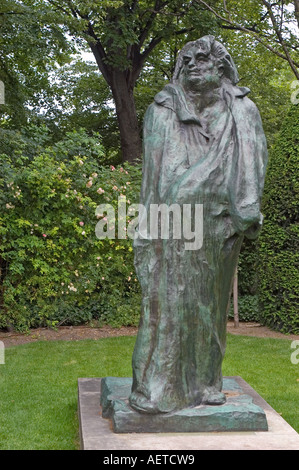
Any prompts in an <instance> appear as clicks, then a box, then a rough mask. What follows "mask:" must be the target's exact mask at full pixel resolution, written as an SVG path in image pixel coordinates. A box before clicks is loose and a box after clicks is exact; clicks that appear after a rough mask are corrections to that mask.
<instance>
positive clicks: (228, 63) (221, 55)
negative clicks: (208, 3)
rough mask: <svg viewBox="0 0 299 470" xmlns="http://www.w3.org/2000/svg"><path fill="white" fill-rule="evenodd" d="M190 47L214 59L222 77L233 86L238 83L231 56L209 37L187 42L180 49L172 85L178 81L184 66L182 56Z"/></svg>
mask: <svg viewBox="0 0 299 470" xmlns="http://www.w3.org/2000/svg"><path fill="white" fill-rule="evenodd" d="M192 47H198V48H199V49H201V50H202V51H203V52H204V53H205V54H207V55H208V56H209V55H211V56H212V57H213V58H214V59H215V61H216V63H217V65H219V66H222V67H223V74H224V76H225V77H226V78H228V79H229V80H230V81H231V82H232V84H233V85H236V84H237V83H238V81H239V75H238V71H237V68H236V66H235V64H234V61H233V59H232V57H231V55H230V54H229V53H228V52H227V50H226V48H225V47H224V46H223V45H222V44H221V43H220V42H218V41H216V39H215V37H214V36H211V35H208V36H203V37H202V38H200V39H197V40H196V41H190V42H187V44H186V45H185V46H184V47H183V48H182V49H181V51H180V52H179V55H178V59H177V62H176V66H175V70H174V74H173V77H172V83H177V82H178V81H179V77H180V74H181V71H182V68H183V65H184V62H183V57H184V54H186V52H187V51H189V49H191V48H192Z"/></svg>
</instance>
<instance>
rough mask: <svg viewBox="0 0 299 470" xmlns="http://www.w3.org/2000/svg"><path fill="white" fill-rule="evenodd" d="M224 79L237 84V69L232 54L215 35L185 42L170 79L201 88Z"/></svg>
mask: <svg viewBox="0 0 299 470" xmlns="http://www.w3.org/2000/svg"><path fill="white" fill-rule="evenodd" d="M224 79H226V80H229V81H230V82H231V83H232V84H233V85H236V83H238V81H239V77H238V72H237V69H236V66H235V64H234V61H233V59H232V57H231V56H230V54H229V53H228V52H227V50H226V49H225V47H224V46H223V45H222V44H221V43H220V42H218V41H216V40H215V38H214V36H210V35H209V36H204V37H202V38H201V39H197V40H196V41H192V42H188V43H187V44H186V45H185V46H184V47H183V49H182V50H181V51H180V53H179V56H178V59H177V63H176V67H175V71H174V75H173V79H172V82H173V83H174V84H180V85H182V86H183V88H185V89H187V90H188V89H189V90H191V91H200V90H202V89H204V88H207V87H208V88H210V89H213V88H216V87H219V86H220V85H221V82H222V81H223V80H224Z"/></svg>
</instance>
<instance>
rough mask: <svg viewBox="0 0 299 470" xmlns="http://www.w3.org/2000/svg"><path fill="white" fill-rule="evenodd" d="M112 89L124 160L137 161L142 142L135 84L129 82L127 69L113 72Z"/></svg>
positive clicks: (139, 156) (140, 152)
mask: <svg viewBox="0 0 299 470" xmlns="http://www.w3.org/2000/svg"><path fill="white" fill-rule="evenodd" d="M110 84H111V90H112V94H113V98H114V102H115V108H116V114H117V119H118V125H119V132H120V140H121V150H122V159H123V161H128V162H130V163H134V162H136V160H137V159H138V158H141V154H142V143H141V135H140V130H139V126H138V120H137V114H136V107H135V102H134V94H133V89H134V85H133V84H130V83H128V82H127V73H126V71H120V70H115V71H113V72H112V74H111V81H110Z"/></svg>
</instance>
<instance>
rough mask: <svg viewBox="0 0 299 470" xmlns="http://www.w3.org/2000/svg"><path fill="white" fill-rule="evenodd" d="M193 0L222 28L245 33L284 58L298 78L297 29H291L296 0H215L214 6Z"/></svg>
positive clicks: (297, 6) (296, 18)
mask: <svg viewBox="0 0 299 470" xmlns="http://www.w3.org/2000/svg"><path fill="white" fill-rule="evenodd" d="M196 2H197V3H198V4H199V5H202V6H204V7H205V8H206V9H207V10H208V11H210V12H211V13H213V14H214V16H215V17H216V18H217V19H218V20H219V24H220V25H221V27H222V28H226V29H230V30H234V31H240V32H242V33H245V34H246V35H249V36H251V37H252V38H254V40H255V41H256V43H259V44H262V45H263V46H264V47H265V48H266V49H268V51H270V52H272V53H273V54H275V55H276V56H278V57H280V58H281V59H283V60H286V61H287V62H288V64H289V66H290V68H291V70H292V72H293V74H294V75H295V77H296V78H297V80H299V71H298V70H297V69H298V68H299V59H298V52H299V49H298V33H294V26H295V24H296V21H297V23H298V27H299V16H298V15H299V2H298V0H294V1H290V0H279V1H277V2H273V3H271V2H270V1H266V0H252V1H251V2H246V4H245V5H244V1H243V0H242V1H241V2H240V1H238V2H236V1H235V0H228V1H226V0H223V2H222V1H219V2H217V7H215V6H214V3H215V2H206V1H204V0H196ZM245 11H246V16H245V17H244V15H243V13H244V12H245Z"/></svg>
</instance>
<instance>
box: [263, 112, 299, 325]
mask: <svg viewBox="0 0 299 470" xmlns="http://www.w3.org/2000/svg"><path fill="white" fill-rule="evenodd" d="M298 166H299V106H298V105H293V106H292V107H291V109H290V111H289V113H288V115H287V116H286V119H285V121H284V123H283V125H282V129H281V133H280V136H279V138H278V139H277V141H276V143H275V146H274V147H273V149H272V150H271V152H270V158H269V164H268V169H267V174H266V182H265V191H264V198H263V208H262V210H263V214H264V217H265V220H264V227H263V229H262V232H261V235H260V237H259V242H258V257H259V263H258V277H259V289H258V295H259V316H260V321H261V322H262V323H263V324H265V325H267V326H269V327H270V328H272V329H275V330H279V331H281V332H283V333H296V334H298V333H299V249H298V248H299V246H298V235H299V225H298V212H299V204H298V203H299V179H298Z"/></svg>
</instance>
